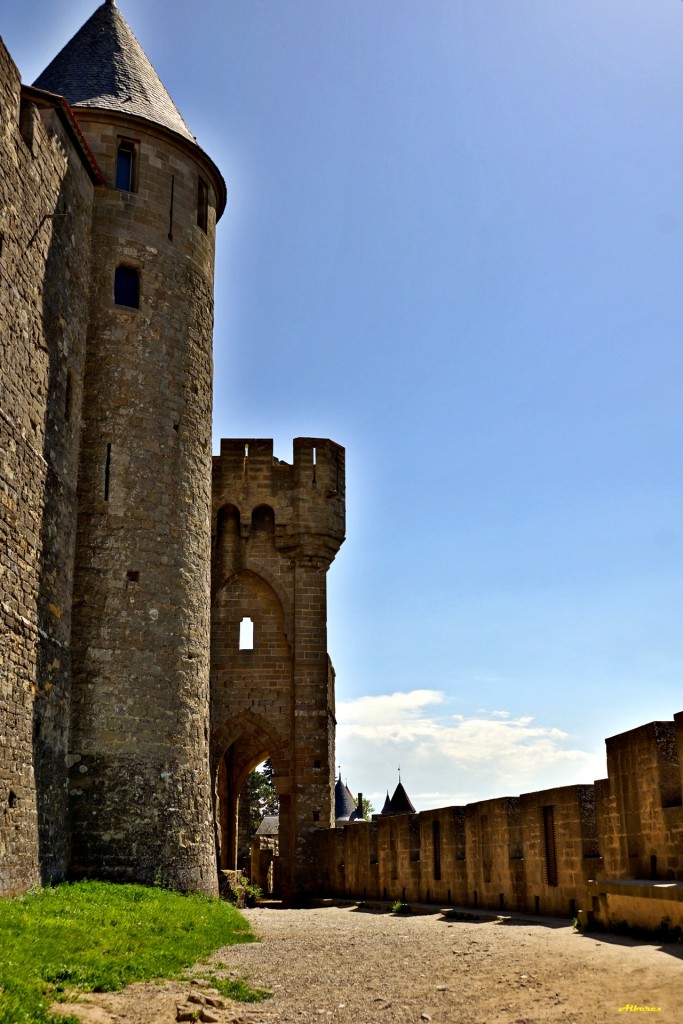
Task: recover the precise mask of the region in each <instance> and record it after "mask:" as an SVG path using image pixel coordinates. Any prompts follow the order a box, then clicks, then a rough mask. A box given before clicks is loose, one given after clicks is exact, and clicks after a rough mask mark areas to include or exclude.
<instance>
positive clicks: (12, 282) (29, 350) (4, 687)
mask: <svg viewBox="0 0 683 1024" xmlns="http://www.w3.org/2000/svg"><path fill="white" fill-rule="evenodd" d="M59 113H60V112H59V111H58V110H57V109H56V108H55V106H54V105H52V104H49V103H48V104H45V105H44V106H43V107H42V108H41V109H40V110H39V109H38V108H37V107H36V106H35V104H34V102H33V100H32V99H31V98H28V97H26V96H24V97H22V95H21V94H20V80H19V74H18V72H17V70H16V68H15V67H14V64H13V63H12V61H11V58H10V57H9V55H8V54H7V51H6V50H5V48H4V46H2V44H1V43H0V124H2V135H1V137H0V325H1V333H0V346H1V351H0V367H1V372H0V751H1V753H0V893H11V892H17V891H21V890H23V889H25V888H26V887H27V886H28V885H30V884H32V883H34V882H39V881H41V880H42V881H46V880H49V879H58V878H60V877H62V876H63V873H64V869H65V858H66V846H67V831H66V755H67V740H68V731H69V729H68V723H69V697H70V671H71V648H70V631H71V595H72V585H73V557H74V540H75V522H76V476H77V451H78V442H79V434H80V406H81V393H82V378H83V364H84V353H85V336H86V329H87V321H88V298H89V295H88V286H89V266H90V216H91V208H92V201H93V183H92V180H91V178H90V176H89V174H88V172H87V170H86V169H85V167H84V165H83V163H82V162H81V160H80V159H79V155H78V153H77V152H76V150H75V149H74V146H73V144H72V142H71V140H70V138H69V137H68V133H67V131H66V128H65V124H64V121H63V119H62V118H61V117H60V116H59Z"/></svg>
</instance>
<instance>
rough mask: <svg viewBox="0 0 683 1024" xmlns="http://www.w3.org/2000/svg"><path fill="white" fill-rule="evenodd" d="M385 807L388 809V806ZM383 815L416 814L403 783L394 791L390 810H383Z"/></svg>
mask: <svg viewBox="0 0 683 1024" xmlns="http://www.w3.org/2000/svg"><path fill="white" fill-rule="evenodd" d="M387 795H388V794H387ZM384 806H385V807H386V804H385V805H384ZM382 814H387V815H390V814H415V808H414V807H413V802H412V800H411V799H410V797H409V796H408V794H407V793H406V791H405V789H404V786H403V783H402V782H399V784H398V786H397V787H396V789H395V790H394V795H393V796H392V798H391V800H390V802H389V810H387V811H385V810H383V811H382Z"/></svg>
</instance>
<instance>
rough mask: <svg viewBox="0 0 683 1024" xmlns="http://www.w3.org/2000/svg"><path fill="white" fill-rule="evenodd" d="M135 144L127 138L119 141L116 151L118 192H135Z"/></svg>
mask: <svg viewBox="0 0 683 1024" xmlns="http://www.w3.org/2000/svg"><path fill="white" fill-rule="evenodd" d="M136 148H137V147H136V145H135V143H134V142H129V141H128V140H127V139H122V140H121V141H120V142H119V146H118V149H117V151H116V187H117V189H118V190H119V191H120V192H135V157H136Z"/></svg>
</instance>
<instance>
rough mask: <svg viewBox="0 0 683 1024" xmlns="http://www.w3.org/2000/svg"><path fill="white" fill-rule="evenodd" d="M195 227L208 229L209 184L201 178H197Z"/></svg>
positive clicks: (203, 229)
mask: <svg viewBox="0 0 683 1024" xmlns="http://www.w3.org/2000/svg"><path fill="white" fill-rule="evenodd" d="M197 227H200V228H201V229H202V231H204V232H205V233H206V232H207V231H208V230H209V186H208V185H207V184H206V182H205V181H204V180H203V179H202V178H198V179H197Z"/></svg>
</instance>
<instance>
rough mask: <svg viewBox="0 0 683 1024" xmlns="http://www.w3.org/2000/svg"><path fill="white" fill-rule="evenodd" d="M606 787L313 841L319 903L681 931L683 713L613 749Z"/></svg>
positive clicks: (390, 822) (442, 813) (565, 789)
mask: <svg viewBox="0 0 683 1024" xmlns="http://www.w3.org/2000/svg"><path fill="white" fill-rule="evenodd" d="M606 746H607V768H608V777H607V779H602V780H599V781H598V782H596V783H595V785H575V786H562V787H559V788H556V789H547V790H542V791H540V792H536V793H524V794H522V795H521V796H519V797H501V798H499V799H495V800H482V801H480V802H478V803H474V804H468V805H467V806H465V807H444V808H439V809H437V810H430V811H423V812H421V813H419V814H406V815H398V816H395V817H376V818H375V820H373V821H372V822H351V823H349V824H348V825H345V826H343V827H338V828H334V829H329V830H325V831H321V832H317V833H316V834H314V835H313V836H312V837H311V839H310V842H311V844H312V849H313V854H314V856H313V859H314V862H315V863H316V865H317V868H316V871H317V873H316V875H315V877H313V878H312V879H311V885H310V889H311V891H315V892H316V893H317V894H320V895H327V896H337V897H348V898H353V899H360V900H364V899H367V900H373V899H380V900H390V901H394V900H403V901H405V902H408V903H410V902H423V903H436V904H442V905H450V906H453V905H456V906H463V907H472V908H487V909H490V910H495V911H506V910H513V911H520V912H525V913H531V914H547V915H553V916H560V917H573V916H575V915H577V914H578V913H579V912H581V916H582V918H583V919H584V920H586V921H589V920H597V921H599V922H601V923H603V924H608V923H609V922H610V921H611V920H616V919H618V920H626V921H627V922H628V923H629V924H631V925H634V926H638V925H642V926H644V927H649V928H652V927H656V926H657V925H658V924H659V923H660V922H661V921H662V920H663V919H668V921H669V922H670V923H671V925H678V926H680V927H683V807H682V806H681V792H682V777H681V765H682V764H683V712H680V713H679V714H677V715H676V716H675V719H674V721H673V722H651V723H650V724H649V725H644V726H641V727H640V728H637V729H633V730H630V731H629V732H626V733H622V734H621V735H618V736H614V737H612V738H610V739H608V740H606Z"/></svg>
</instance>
